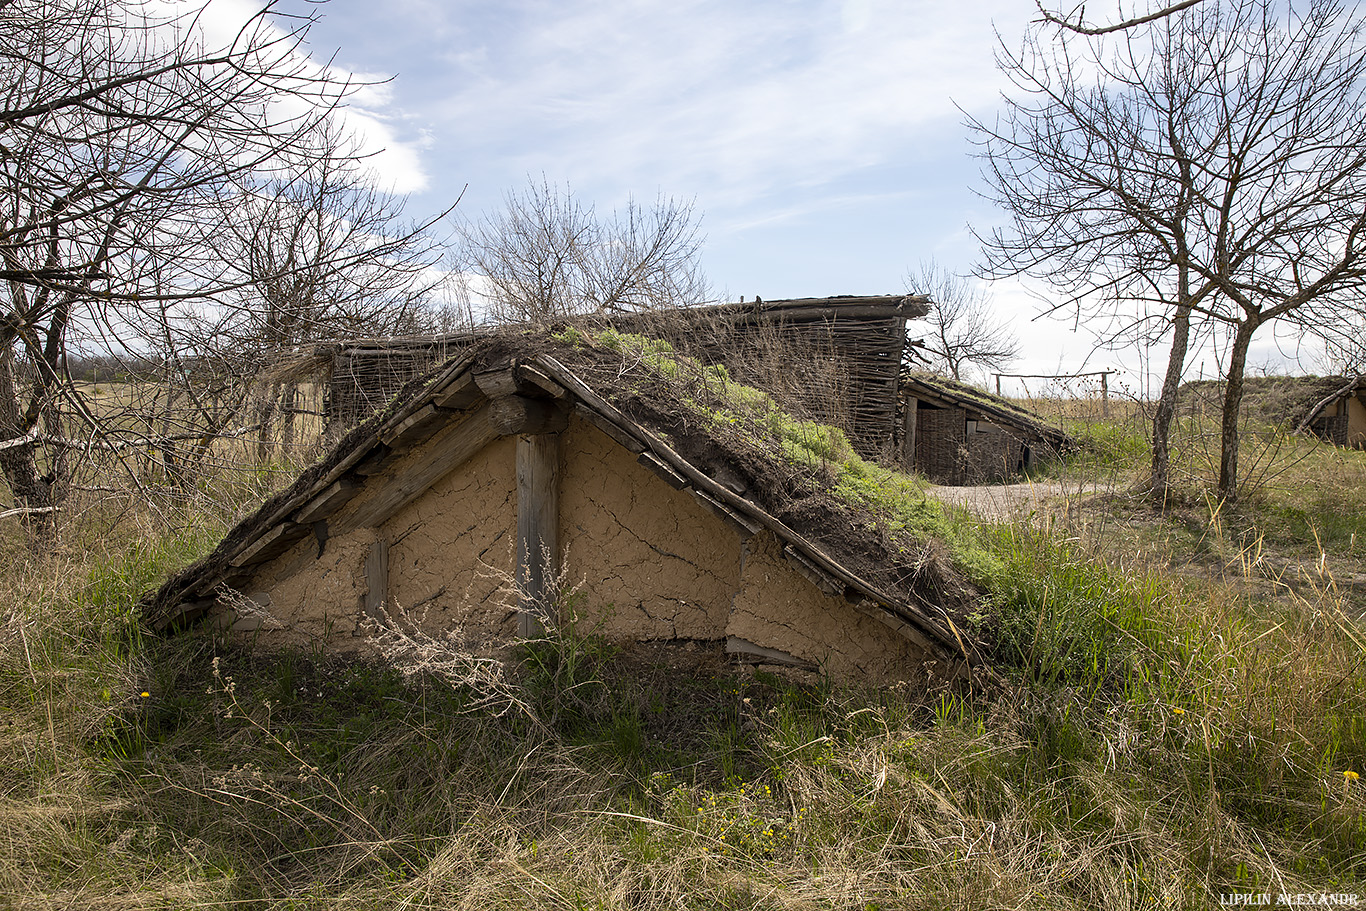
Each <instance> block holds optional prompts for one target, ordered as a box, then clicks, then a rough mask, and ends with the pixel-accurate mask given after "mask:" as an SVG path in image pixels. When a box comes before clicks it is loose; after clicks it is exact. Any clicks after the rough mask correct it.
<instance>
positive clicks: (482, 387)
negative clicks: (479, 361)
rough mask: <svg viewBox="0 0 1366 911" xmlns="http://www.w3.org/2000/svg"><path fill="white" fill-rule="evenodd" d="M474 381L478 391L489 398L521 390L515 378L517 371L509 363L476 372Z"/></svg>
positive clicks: (512, 393) (514, 393)
mask: <svg viewBox="0 0 1366 911" xmlns="http://www.w3.org/2000/svg"><path fill="white" fill-rule="evenodd" d="M474 382H475V384H476V385H477V386H478V387H479V391H480V392H482V393H484V395H486V396H488V397H489V398H493V397H495V396H500V395H516V394H517V393H519V392H521V391H522V387H521V382H520V381H519V380H518V379H517V371H516V370H515V369H514V368H513V367H512V366H510V365H509V366H507V367H500V368H498V369H497V370H485V371H483V372H481V373H476V374H475V375H474Z"/></svg>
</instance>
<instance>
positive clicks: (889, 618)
mask: <svg viewBox="0 0 1366 911" xmlns="http://www.w3.org/2000/svg"><path fill="white" fill-rule="evenodd" d="M847 600H848V601H849V603H850V604H852V605H853V607H854V609H855V610H857V611H858V612H859V613H861V614H864V615H865V616H868V617H872V618H873V619H874V620H876V621H878V622H879V623H881V624H883V625H884V626H887V627H890V628H891V629H894V630H896V631H897V632H898V633H900V634H901V635H902V637H903V638H905V639H908V640H910V641H911V643H913V644H914V645H917V646H919V647H920V648H922V649H924V650H925V651H927V652H929V653H931V654H936V653H938V652H940V651H942V647H940V646H936V645H935V644H934V643H933V642H931V641H930V639H929V638H928V637H927V636H926V635H925V634H924V633H922V632H921V631H920V630H918V629H916V627H915V626H914V625H913V624H910V623H907V622H906V621H905V620H903V619H902V618H900V617H898V616H897V615H896V614H894V613H892V612H891V611H889V610H887V609H886V608H885V607H883V606H882V605H880V604H878V603H877V602H876V601H871V600H869V599H867V598H859V597H852V598H848V599H847ZM960 645H962V643H960ZM964 648H965V649H966V646H964Z"/></svg>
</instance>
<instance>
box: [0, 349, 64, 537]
mask: <svg viewBox="0 0 1366 911" xmlns="http://www.w3.org/2000/svg"><path fill="white" fill-rule="evenodd" d="M26 432H27V431H26V430H25V428H24V424H23V420H22V418H21V417H20V415H19V399H18V394H17V390H16V388H15V378H14V349H13V348H4V349H0V441H4V440H13V439H17V438H19V437H21V436H23V435H24V434H25V433H26ZM36 453H37V444H34V445H32V446H18V447H15V448H12V449H5V450H0V471H3V472H4V474H5V480H6V481H7V482H8V483H9V488H10V492H11V493H13V495H14V505H15V506H16V507H19V508H21V509H42V508H45V507H49V506H51V505H52V496H51V488H50V487H49V486H48V484H47V482H45V481H44V480H43V479H42V478H41V477H39V476H38V460H37V456H36ZM25 524H26V525H27V526H28V527H29V528H30V529H31V530H33V531H35V532H38V533H40V534H41V533H43V532H46V531H48V530H50V529H51V527H52V517H51V515H50V514H38V515H33V516H29V517H26V518H25Z"/></svg>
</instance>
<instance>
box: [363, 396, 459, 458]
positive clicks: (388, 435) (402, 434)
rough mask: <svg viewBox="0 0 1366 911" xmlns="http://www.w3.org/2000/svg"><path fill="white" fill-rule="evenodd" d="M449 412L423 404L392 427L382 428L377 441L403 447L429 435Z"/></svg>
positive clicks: (435, 406) (393, 446)
mask: <svg viewBox="0 0 1366 911" xmlns="http://www.w3.org/2000/svg"><path fill="white" fill-rule="evenodd" d="M450 416H451V412H449V411H447V410H446V409H445V408H441V407H438V406H437V405H434V404H427V405H423V406H422V407H421V408H419V409H417V410H416V411H414V412H413V413H412V414H410V415H408V416H407V417H406V418H404V419H403V420H402V421H400V422H398V424H396V425H394V426H393V427H389V428H386V429H385V430H382V431H381V432H380V435H379V441H380V442H381V443H383V444H384V445H385V446H388V447H389V448H391V449H404V448H407V447H409V446H412V445H414V444H416V443H420V442H421V441H422V440H424V439H426V438H427V437H429V436H431V434H432V433H433V432H434V431H435V430H436V429H437V428H438V427H439V426H441V422H442V421H443V420H444V419H446V418H449V417H450Z"/></svg>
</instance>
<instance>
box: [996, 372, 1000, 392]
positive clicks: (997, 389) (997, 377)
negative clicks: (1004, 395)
mask: <svg viewBox="0 0 1366 911" xmlns="http://www.w3.org/2000/svg"><path fill="white" fill-rule="evenodd" d="M996 394H997V395H998V396H999V395H1000V394H1001V374H999V373H998V374H996Z"/></svg>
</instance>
